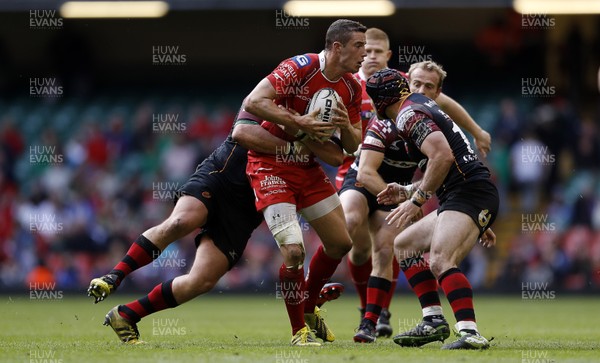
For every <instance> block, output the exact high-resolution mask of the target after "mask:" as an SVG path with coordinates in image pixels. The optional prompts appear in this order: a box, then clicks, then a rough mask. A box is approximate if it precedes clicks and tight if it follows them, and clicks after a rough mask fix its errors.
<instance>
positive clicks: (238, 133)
mask: <svg viewBox="0 0 600 363" xmlns="http://www.w3.org/2000/svg"><path fill="white" fill-rule="evenodd" d="M231 136H232V138H233V140H234V141H236V142H238V143H239V144H240V145H242V146H243V147H245V148H246V149H248V150H254V151H256V152H259V153H263V154H271V155H280V154H286V153H287V152H289V147H290V146H289V144H290V143H289V142H287V141H285V140H283V139H280V138H278V137H277V136H275V135H273V134H271V133H270V132H269V131H267V130H265V129H263V128H262V127H261V126H260V125H255V124H238V125H236V126H235V127H234V129H233V132H232V134H231Z"/></svg>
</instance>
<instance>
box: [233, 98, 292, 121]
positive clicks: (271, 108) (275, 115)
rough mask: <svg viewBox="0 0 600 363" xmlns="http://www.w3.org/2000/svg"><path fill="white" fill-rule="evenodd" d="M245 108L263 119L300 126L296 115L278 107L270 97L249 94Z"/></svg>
mask: <svg viewBox="0 0 600 363" xmlns="http://www.w3.org/2000/svg"><path fill="white" fill-rule="evenodd" d="M244 109H245V110H246V111H248V112H250V113H252V114H254V115H256V116H258V117H260V118H261V119H263V120H267V121H269V122H273V123H276V124H279V125H282V126H286V127H293V128H298V123H297V122H296V116H294V115H293V114H292V113H290V112H288V111H287V110H284V109H281V108H279V107H277V105H275V103H273V100H271V99H269V98H263V97H255V96H252V95H249V96H248V97H246V99H245V100H244Z"/></svg>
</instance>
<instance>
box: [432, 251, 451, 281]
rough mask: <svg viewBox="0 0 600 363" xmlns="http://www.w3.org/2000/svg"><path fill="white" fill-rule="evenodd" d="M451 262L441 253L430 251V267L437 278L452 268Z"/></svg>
mask: <svg viewBox="0 0 600 363" xmlns="http://www.w3.org/2000/svg"><path fill="white" fill-rule="evenodd" d="M451 267H452V266H451V264H450V263H449V262H448V261H447V260H446V259H445V258H443V257H442V256H441V255H440V254H437V253H433V252H432V253H430V255H429V268H430V269H431V272H432V273H433V275H434V276H435V277H436V278H437V277H439V276H440V275H441V274H442V273H444V272H445V271H446V270H448V269H450V268H451Z"/></svg>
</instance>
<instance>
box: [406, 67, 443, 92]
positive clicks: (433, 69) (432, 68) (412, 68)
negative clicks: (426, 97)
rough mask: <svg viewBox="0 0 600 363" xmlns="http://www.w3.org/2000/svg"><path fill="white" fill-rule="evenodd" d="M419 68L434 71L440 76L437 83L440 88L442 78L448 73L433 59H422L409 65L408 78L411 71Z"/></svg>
mask: <svg viewBox="0 0 600 363" xmlns="http://www.w3.org/2000/svg"><path fill="white" fill-rule="evenodd" d="M418 68H421V69H422V70H425V71H435V72H436V73H437V74H438V75H439V76H440V82H439V83H438V87H439V88H442V83H444V79H445V78H446V76H447V75H448V74H447V73H446V71H445V70H444V68H442V66H441V65H440V64H438V63H436V62H434V61H424V62H417V63H413V64H411V65H410V68H409V69H408V78H409V79H410V75H411V73H412V72H413V71H414V70H415V69H418Z"/></svg>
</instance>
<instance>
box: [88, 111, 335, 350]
mask: <svg viewBox="0 0 600 363" xmlns="http://www.w3.org/2000/svg"><path fill="white" fill-rule="evenodd" d="M259 121H260V120H259V119H258V118H257V117H256V116H254V115H251V114H249V113H247V112H244V111H240V112H239V113H238V115H237V117H236V122H235V123H234V125H233V127H232V134H233V135H235V136H237V137H236V139H237V140H240V142H245V143H252V142H253V141H252V140H261V148H262V150H263V152H270V153H273V154H275V153H279V154H281V153H283V154H287V153H289V151H290V150H292V149H293V150H296V152H299V153H305V152H306V151H305V150H304V148H303V144H301V143H299V142H294V143H290V142H288V141H285V140H282V139H280V138H277V137H275V136H273V135H272V134H270V133H269V132H267V131H266V130H264V129H263V128H262V127H260V126H259ZM291 122H294V123H295V124H297V125H298V127H302V128H303V129H304V130H305V131H306V132H307V133H311V134H314V135H315V136H316V137H320V136H323V134H322V133H321V131H318V129H320V128H321V127H322V126H327V125H326V124H325V123H321V122H315V120H314V119H313V120H310V119H309V118H306V117H301V118H297V119H296V120H293V121H291ZM300 125H302V126H300ZM315 130H316V131H315ZM232 134H230V135H229V137H228V138H227V139H226V140H225V141H224V142H223V143H222V144H221V146H219V147H218V148H217V149H216V150H215V151H214V152H213V153H212V154H211V155H210V156H209V157H208V158H206V159H205V160H204V161H203V162H202V163H201V164H200V165H199V166H198V168H197V169H196V172H195V173H194V174H193V175H192V176H191V177H190V179H189V180H188V181H187V182H186V183H185V184H184V185H183V186H182V187H181V189H180V190H179V191H178V194H179V195H180V197H179V198H178V199H177V201H176V204H175V207H174V208H173V211H172V213H171V215H170V216H169V217H168V218H167V219H166V220H165V221H163V222H162V223H161V224H159V225H157V226H155V227H152V228H150V229H148V230H147V231H145V232H144V233H142V234H141V235H140V236H139V237H138V238H137V239H136V241H135V242H134V243H133V244H132V245H131V247H130V248H129V251H127V254H126V256H125V257H124V258H123V259H122V261H121V262H119V263H118V264H117V265H116V266H115V267H114V268H113V269H112V270H111V271H110V272H109V273H108V274H106V275H104V276H102V277H99V278H95V279H93V280H92V281H91V282H90V287H89V288H88V295H89V296H92V297H94V298H95V302H96V303H98V302H100V301H102V300H104V299H105V298H106V297H107V296H108V295H110V294H111V293H113V292H114V291H115V290H116V289H117V287H118V286H119V285H120V283H121V281H122V280H123V279H124V278H125V277H126V276H128V275H129V274H130V273H132V272H133V271H135V270H137V269H139V268H141V267H143V266H145V265H147V264H149V263H150V262H152V261H153V260H155V259H156V258H158V257H159V256H160V254H161V252H162V251H163V250H164V249H165V248H166V247H167V246H168V245H169V244H171V243H172V242H174V241H176V240H178V239H180V238H182V237H184V236H186V235H188V234H190V233H192V232H193V231H194V230H196V228H199V227H200V228H202V230H201V232H200V234H199V235H198V236H196V239H195V240H196V247H197V251H196V257H195V259H194V263H193V265H192V267H191V269H190V271H189V272H188V273H187V274H185V275H182V276H178V277H176V278H175V279H172V280H169V281H166V282H163V283H161V284H159V285H157V286H156V287H155V288H154V289H153V290H152V291H151V292H150V293H149V294H148V295H146V296H144V297H143V298H141V299H138V300H134V301H132V302H130V303H128V304H124V305H118V306H115V307H114V308H113V309H111V310H110V311H109V312H108V314H107V315H106V319H105V321H104V325H109V326H110V327H112V328H113V330H114V331H115V333H116V334H117V336H118V337H119V339H121V341H123V342H124V343H127V344H139V343H141V341H140V340H139V336H140V334H139V331H138V328H137V323H138V322H139V321H140V320H141V319H142V318H143V317H145V316H147V315H149V314H152V313H155V312H158V311H161V310H164V309H167V308H173V307H176V306H178V305H181V304H183V303H184V302H186V301H189V300H191V299H193V298H195V297H197V296H199V295H201V294H203V293H206V292H208V291H209V290H211V289H212V288H213V287H214V285H215V284H216V283H217V282H218V280H219V279H220V278H221V277H222V276H223V275H224V274H225V273H226V272H227V271H228V270H229V269H231V268H232V267H233V266H234V265H235V264H236V263H237V262H238V261H239V259H240V258H241V256H242V253H243V251H244V249H245V247H246V244H247V241H248V239H249V238H250V235H251V234H252V231H253V230H254V229H256V227H258V225H259V224H260V223H261V222H262V219H263V218H262V214H260V213H258V212H257V211H256V208H255V207H254V198H253V194H252V189H251V188H250V185H249V184H248V179H247V177H246V162H247V150H246V149H244V148H243V147H241V146H240V145H239V144H238V143H237V142H235V141H234V140H233V138H232ZM306 144H307V145H310V144H315V145H316V144H317V143H316V142H312V141H310V140H306ZM332 146H333V149H332V150H333V151H335V150H339V148H338V146H337V145H333V144H332ZM320 148H321V149H323V148H325V149H326V148H327V146H325V147H323V146H320ZM329 151H331V150H329ZM316 152H317V153H318V152H319V150H316ZM339 154H340V155H336V154H335V153H334V152H329V153H324V154H319V157H321V158H322V159H323V160H324V161H326V162H329V163H333V164H335V163H341V159H342V156H341V152H340V153H339ZM232 226H233V227H234V228H232Z"/></svg>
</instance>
